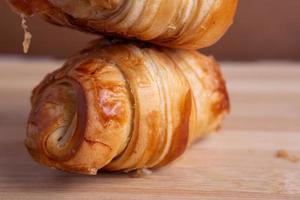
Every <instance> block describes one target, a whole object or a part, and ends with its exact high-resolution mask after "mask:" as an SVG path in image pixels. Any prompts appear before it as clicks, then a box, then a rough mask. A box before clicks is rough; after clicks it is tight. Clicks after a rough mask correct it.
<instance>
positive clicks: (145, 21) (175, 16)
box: [9, 0, 238, 49]
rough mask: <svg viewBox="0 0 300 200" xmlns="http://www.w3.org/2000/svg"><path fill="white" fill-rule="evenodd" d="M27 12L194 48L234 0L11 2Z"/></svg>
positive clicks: (225, 22) (218, 25)
mask: <svg viewBox="0 0 300 200" xmlns="http://www.w3.org/2000/svg"><path fill="white" fill-rule="evenodd" d="M9 1H10V3H11V4H12V5H13V6H14V7H15V8H16V9H17V11H18V12H21V13H23V14H26V15H31V14H34V13H38V14H40V15H42V16H44V18H45V19H47V20H48V21H49V22H51V23H54V24H57V25H61V26H68V27H71V28H75V29H79V30H82V31H88V32H94V33H100V34H106V35H117V36H121V37H126V38H136V39H138V40H143V41H150V42H153V43H156V44H159V45H162V46H168V47H176V48H184V49H197V48H203V47H208V46H211V45H212V44H213V43H215V42H216V41H217V40H218V39H219V38H221V36H223V34H224V33H225V32H226V30H227V29H228V27H229V26H230V25H231V24H232V22H233V17H234V14H235V11H236V7H237V3H238V0H9Z"/></svg>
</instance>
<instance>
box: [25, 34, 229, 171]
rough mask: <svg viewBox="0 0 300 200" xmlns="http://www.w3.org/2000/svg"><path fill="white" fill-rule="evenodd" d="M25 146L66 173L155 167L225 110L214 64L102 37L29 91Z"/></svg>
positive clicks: (215, 125) (199, 56) (186, 53)
mask: <svg viewBox="0 0 300 200" xmlns="http://www.w3.org/2000/svg"><path fill="white" fill-rule="evenodd" d="M31 104H32V110H31V113H30V117H29V121H28V129H27V138H26V141H25V143H26V146H27V148H28V151H29V153H30V154H31V155H32V157H33V158H34V159H35V160H36V161H38V162H40V163H43V164H45V165H48V166H51V167H54V168H58V169H61V170H65V171H70V172H76V173H83V174H96V173H97V170H98V169H101V168H103V169H104V170H108V171H131V170H136V169H144V168H149V169H151V168H157V167H160V166H163V165H166V164H168V163H169V162H171V161H173V160H175V159H176V158H178V157H179V156H180V155H181V154H182V153H183V152H184V151H185V150H186V149H187V147H188V146H189V144H191V143H192V142H193V141H195V140H196V139H198V138H202V137H204V136H205V135H207V134H208V133H210V132H212V131H215V130H217V129H218V127H219V126H220V123H221V121H222V120H223V118H224V116H225V115H226V113H227V112H228V110H229V100H228V95H227V91H226V87H225V83H224V80H223V78H222V74H221V72H220V69H219V65H218V64H217V63H216V61H215V60H214V59H213V58H212V57H207V56H204V55H202V54H200V53H198V52H197V51H193V50H189V51H186V50H178V49H169V48H164V47H158V46H154V45H149V44H144V43H140V42H134V43H133V42H128V41H122V40H107V39H105V40H104V39H103V40H99V41H97V42H94V43H92V45H90V46H89V47H88V48H86V49H85V50H83V51H81V52H80V53H79V54H78V55H76V56H74V57H72V58H71V59H69V60H68V61H67V62H66V63H65V65H64V66H63V67H62V68H60V69H58V70H56V71H54V72H53V73H50V74H48V75H47V76H46V77H45V78H44V80H43V81H42V82H41V83H40V84H39V85H38V86H37V87H36V88H35V89H34V91H33V93H32V98H31Z"/></svg>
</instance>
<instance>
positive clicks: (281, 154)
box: [276, 149, 300, 163]
mask: <svg viewBox="0 0 300 200" xmlns="http://www.w3.org/2000/svg"><path fill="white" fill-rule="evenodd" d="M276 157H277V158H281V159H284V160H287V161H290V162H292V163H298V162H300V158H299V157H297V156H295V155H291V154H290V153H289V152H288V151H287V150H284V149H281V150H278V151H277V152H276Z"/></svg>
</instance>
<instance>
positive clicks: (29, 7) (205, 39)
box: [9, 0, 238, 49]
mask: <svg viewBox="0 0 300 200" xmlns="http://www.w3.org/2000/svg"><path fill="white" fill-rule="evenodd" d="M9 2H10V4H11V5H12V6H13V7H14V9H15V10H16V11H17V12H19V13H22V14H25V15H27V16H29V15H33V14H35V13H36V14H39V15H40V16H42V17H43V18H44V19H45V20H46V21H48V22H49V23H52V24H54V25H58V26H66V27H69V28H72V29H77V30H79V31H83V32H90V33H95V34H98V35H105V36H112V37H121V38H128V39H133V40H135V39H137V40H144V39H143V37H141V35H140V34H139V33H134V32H133V33H130V31H122V30H119V31H112V30H111V28H110V27H107V28H102V29H101V28H99V27H98V28H97V27H95V25H91V23H90V21H89V20H86V19H78V18H74V17H72V16H70V15H69V14H67V13H65V12H63V11H62V10H61V9H60V8H57V7H55V6H53V5H52V4H51V3H50V2H49V1H47V0H9ZM237 5H238V0H223V1H222V3H221V5H220V6H218V8H216V9H214V10H213V11H212V12H211V13H210V14H209V15H208V16H207V17H206V19H205V20H204V22H203V23H204V24H202V25H201V26H199V28H198V29H197V30H196V31H194V32H192V33H189V30H186V32H187V34H188V35H194V36H193V37H191V38H189V39H188V40H187V41H185V42H181V41H179V40H178V39H179V38H180V37H178V38H177V36H173V37H168V38H164V39H160V38H155V39H150V40H144V41H148V42H151V43H154V44H157V45H160V46H165V47H173V48H181V49H197V48H205V47H209V46H211V45H212V44H214V43H215V42H216V41H218V40H219V39H220V38H221V37H222V36H223V35H224V33H225V32H226V31H227V29H228V28H229V27H230V26H231V25H232V23H233V18H234V15H235V13H236V9H237ZM92 24H97V22H93V23H92ZM212 30H213V31H214V33H213V34H211V32H212Z"/></svg>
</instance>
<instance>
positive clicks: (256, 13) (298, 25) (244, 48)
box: [0, 0, 300, 60]
mask: <svg viewBox="0 0 300 200" xmlns="http://www.w3.org/2000/svg"><path fill="white" fill-rule="evenodd" d="M0 24H1V26H0V27H1V28H0V29H1V31H0V54H19V53H21V41H22V37H23V35H22V34H23V33H22V29H21V27H20V25H19V24H20V19H19V17H18V16H17V15H15V14H14V13H12V12H11V11H10V10H9V8H8V6H7V4H6V1H5V0H0ZM29 25H30V30H31V32H32V34H33V42H32V46H31V49H30V53H29V55H35V56H36V55H42V56H55V57H65V56H68V55H71V54H73V53H74V52H76V51H78V50H79V49H80V48H82V47H84V45H85V43H86V42H87V41H89V40H91V39H92V38H95V37H94V36H90V35H87V34H83V33H79V32H76V31H70V30H68V29H65V28H59V27H55V26H53V25H49V24H47V23H44V22H43V21H41V20H40V19H38V18H32V19H30V20H29ZM203 51H204V52H206V53H208V54H214V55H215V56H216V57H217V58H219V59H222V60H260V59H289V60H300V0H240V5H239V10H238V14H237V17H236V21H235V24H234V26H232V28H231V29H230V31H229V32H228V33H227V34H226V35H225V37H224V38H223V39H222V40H221V41H220V42H218V43H217V45H215V46H214V47H211V48H209V49H206V50H203Z"/></svg>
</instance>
